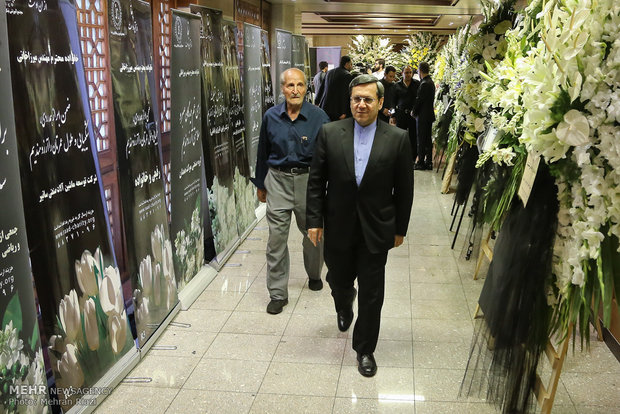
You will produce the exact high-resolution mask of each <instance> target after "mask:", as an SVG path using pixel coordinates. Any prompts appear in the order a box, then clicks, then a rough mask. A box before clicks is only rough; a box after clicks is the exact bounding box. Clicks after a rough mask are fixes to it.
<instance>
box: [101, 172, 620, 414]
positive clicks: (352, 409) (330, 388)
mask: <svg viewBox="0 0 620 414" xmlns="http://www.w3.org/2000/svg"><path fill="white" fill-rule="evenodd" d="M440 186H441V176H440V174H436V173H435V172H430V171H416V172H415V197H414V201H413V212H412V215H411V223H410V225H409V232H408V235H407V238H406V239H405V242H404V244H403V245H402V246H400V247H399V248H397V249H392V250H391V251H390V253H389V257H388V265H387V269H386V294H385V304H384V306H383V312H382V322H381V333H380V337H379V344H378V346H377V350H376V352H375V358H376V360H377V365H378V371H377V375H376V376H375V377H373V378H365V377H362V376H361V375H360V374H359V373H358V371H357V361H356V358H355V352H354V351H353V350H352V349H351V334H352V328H350V329H349V332H344V333H342V332H340V331H338V328H337V326H336V313H335V311H334V306H333V302H332V298H331V296H330V291H329V287H328V285H327V284H325V287H324V288H323V290H321V291H319V292H313V291H310V290H309V289H308V287H307V277H306V275H305V273H304V270H303V263H302V256H301V235H300V234H299V232H298V231H297V229H296V227H295V225H294V224H293V225H292V226H291V229H292V230H291V236H290V242H289V249H290V251H291V267H292V269H291V279H290V283H289V295H290V296H289V304H288V305H287V306H286V307H285V308H284V311H283V312H282V313H281V314H278V315H269V314H267V313H266V312H265V308H266V306H267V303H268V302H269V296H268V294H267V289H266V284H265V277H266V276H265V275H266V264H265V263H266V260H265V246H266V242H267V235H268V231H267V224H266V222H265V220H263V221H261V222H260V223H259V224H258V226H257V227H256V229H254V230H253V231H252V232H251V233H250V235H249V238H248V239H247V240H245V241H244V242H243V243H242V245H241V246H240V247H239V248H238V250H237V252H236V253H235V254H233V255H232V256H231V258H230V259H229V260H228V265H227V266H226V267H224V268H223V269H222V271H221V272H220V273H219V274H218V275H217V277H216V278H215V279H214V280H213V282H212V283H211V284H210V285H209V286H208V287H207V289H206V290H205V291H204V293H202V295H201V296H200V297H199V298H198V300H197V301H196V302H195V303H194V304H193V305H192V306H191V308H190V309H189V310H187V311H181V312H179V314H178V316H177V317H176V319H175V321H176V322H183V323H186V324H190V325H191V326H190V327H181V326H168V327H167V328H166V330H165V332H164V333H163V335H162V336H161V337H160V338H159V339H158V340H157V343H156V344H157V345H167V346H176V349H174V350H150V351H149V352H148V353H147V354H146V356H143V358H142V361H141V362H140V363H139V365H138V366H137V367H136V368H134V370H133V371H132V372H130V373H129V375H128V376H129V377H151V378H152V382H150V383H143V384H141V383H121V384H120V385H119V386H118V387H117V388H116V389H115V390H114V392H113V393H112V394H111V395H110V396H109V397H108V398H107V399H106V400H105V401H104V402H103V403H102V404H101V405H100V406H99V408H98V409H97V410H96V412H97V413H126V412H132V413H149V414H155V413H217V414H224V413H231V414H240V413H256V414H264V413H283V414H299V413H317V414H326V413H338V414H340V413H343V414H344V413H390V414H394V413H395V414H399V413H417V414H428V413H435V414H441V413H454V414H456V413H471V414H484V413H495V412H496V410H495V409H494V407H492V406H489V405H487V404H486V403H484V401H483V400H480V399H474V398H469V399H465V400H463V399H458V398H457V394H458V390H459V386H460V382H461V379H462V376H463V373H464V370H465V366H466V364H467V358H468V353H469V348H470V341H471V338H472V333H473V319H472V318H473V313H474V310H475V308H476V303H477V300H478V296H479V293H480V290H481V289H482V285H483V283H484V278H481V279H479V280H476V281H474V280H472V274H473V269H474V266H475V261H474V260H471V261H466V260H464V259H462V258H461V254H460V253H461V248H462V246H463V242H462V237H460V238H459V240H457V243H456V247H455V250H451V249H450V244H451V242H452V237H453V234H452V233H451V232H449V230H448V229H449V226H450V221H451V217H450V208H451V207H452V201H453V195H452V194H450V195H443V194H440V192H439V188H440ZM466 230H467V223H464V224H463V226H462V228H461V231H460V233H461V234H464V233H465V232H466ZM325 273H326V269H324V271H323V280H324V279H325ZM483 273H484V272H483ZM483 276H484V274H483ZM354 309H355V310H356V309H357V305H354ZM555 401H556V402H555V405H554V410H553V413H561V414H577V413H579V414H594V413H596V414H605V413H614V412H615V413H617V412H618V407H620V364H619V363H618V361H617V360H616V359H615V358H614V357H613V355H612V354H611V352H610V351H609V350H608V348H607V346H606V345H605V344H604V343H602V342H597V341H596V336H595V335H594V334H593V335H592V344H591V352H590V353H589V354H588V353H585V352H583V353H582V352H580V350H579V345H577V346H576V348H575V354H574V355H573V354H572V351H571V350H570V349H569V355H568V357H567V360H566V362H565V364H564V370H563V372H562V375H561V379H560V384H559V389H558V393H557V396H556V400H555Z"/></svg>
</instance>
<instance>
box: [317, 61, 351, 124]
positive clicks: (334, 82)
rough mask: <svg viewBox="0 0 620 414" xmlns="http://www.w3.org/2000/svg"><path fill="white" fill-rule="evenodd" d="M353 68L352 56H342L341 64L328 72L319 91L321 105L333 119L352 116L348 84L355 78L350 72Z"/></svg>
mask: <svg viewBox="0 0 620 414" xmlns="http://www.w3.org/2000/svg"><path fill="white" fill-rule="evenodd" d="M352 68H353V62H351V58H350V57H349V56H342V57H341V58H340V66H338V67H337V68H334V69H332V70H330V71H328V72H327V75H325V81H323V85H322V86H321V88H319V91H318V92H317V99H318V100H319V106H320V107H321V108H322V109H323V110H324V111H325V113H327V115H328V116H329V119H331V120H332V121H337V120H339V119H344V118H346V117H349V116H351V109H350V108H349V90H348V85H349V83H350V82H351V79H352V78H353V76H352V75H351V73H350V71H351V69H352Z"/></svg>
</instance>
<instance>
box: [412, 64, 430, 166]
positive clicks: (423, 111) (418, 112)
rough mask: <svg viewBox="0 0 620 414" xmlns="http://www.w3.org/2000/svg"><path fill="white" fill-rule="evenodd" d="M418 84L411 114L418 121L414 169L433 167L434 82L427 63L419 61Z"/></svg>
mask: <svg viewBox="0 0 620 414" xmlns="http://www.w3.org/2000/svg"><path fill="white" fill-rule="evenodd" d="M419 69H420V77H421V78H422V80H421V81H420V86H419V87H418V96H417V98H416V100H415V105H414V106H413V115H414V116H415V117H416V119H417V122H418V162H417V163H416V164H415V166H414V168H415V169H416V170H432V169H433V141H432V138H431V135H432V131H433V122H435V108H434V106H435V84H434V83H433V80H432V79H431V76H430V67H429V66H428V63H426V62H422V63H420V67H419Z"/></svg>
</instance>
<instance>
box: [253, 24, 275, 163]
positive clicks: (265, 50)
mask: <svg viewBox="0 0 620 414" xmlns="http://www.w3.org/2000/svg"><path fill="white" fill-rule="evenodd" d="M260 49H261V65H262V73H263V115H264V114H265V112H267V109H269V108H271V107H272V106H273V105H274V104H275V98H274V95H273V83H272V82H271V54H270V53H269V34H268V33H267V31H266V30H261V43H260ZM261 120H262V116H261ZM259 128H260V127H259ZM259 134H260V130H259ZM257 145H258V144H257ZM254 167H256V162H254Z"/></svg>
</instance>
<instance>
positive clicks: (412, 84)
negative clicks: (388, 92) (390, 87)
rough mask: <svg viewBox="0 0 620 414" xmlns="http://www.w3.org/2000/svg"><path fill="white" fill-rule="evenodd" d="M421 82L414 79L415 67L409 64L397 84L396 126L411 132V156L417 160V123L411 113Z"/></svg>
mask: <svg viewBox="0 0 620 414" xmlns="http://www.w3.org/2000/svg"><path fill="white" fill-rule="evenodd" d="M419 85H420V82H419V81H417V80H415V79H413V68H412V67H411V66H409V65H407V66H405V67H404V69H403V78H402V79H401V80H400V82H398V83H397V84H396V126H397V127H399V128H402V129H404V130H406V131H408V132H409V143H410V144H411V156H412V158H411V159H412V160H414V161H415V159H416V157H417V156H418V151H417V148H418V142H417V136H418V133H417V125H416V122H415V118H414V117H413V116H412V115H411V111H412V110H413V104H414V103H415V99H416V96H417V94H418V86H419Z"/></svg>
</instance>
